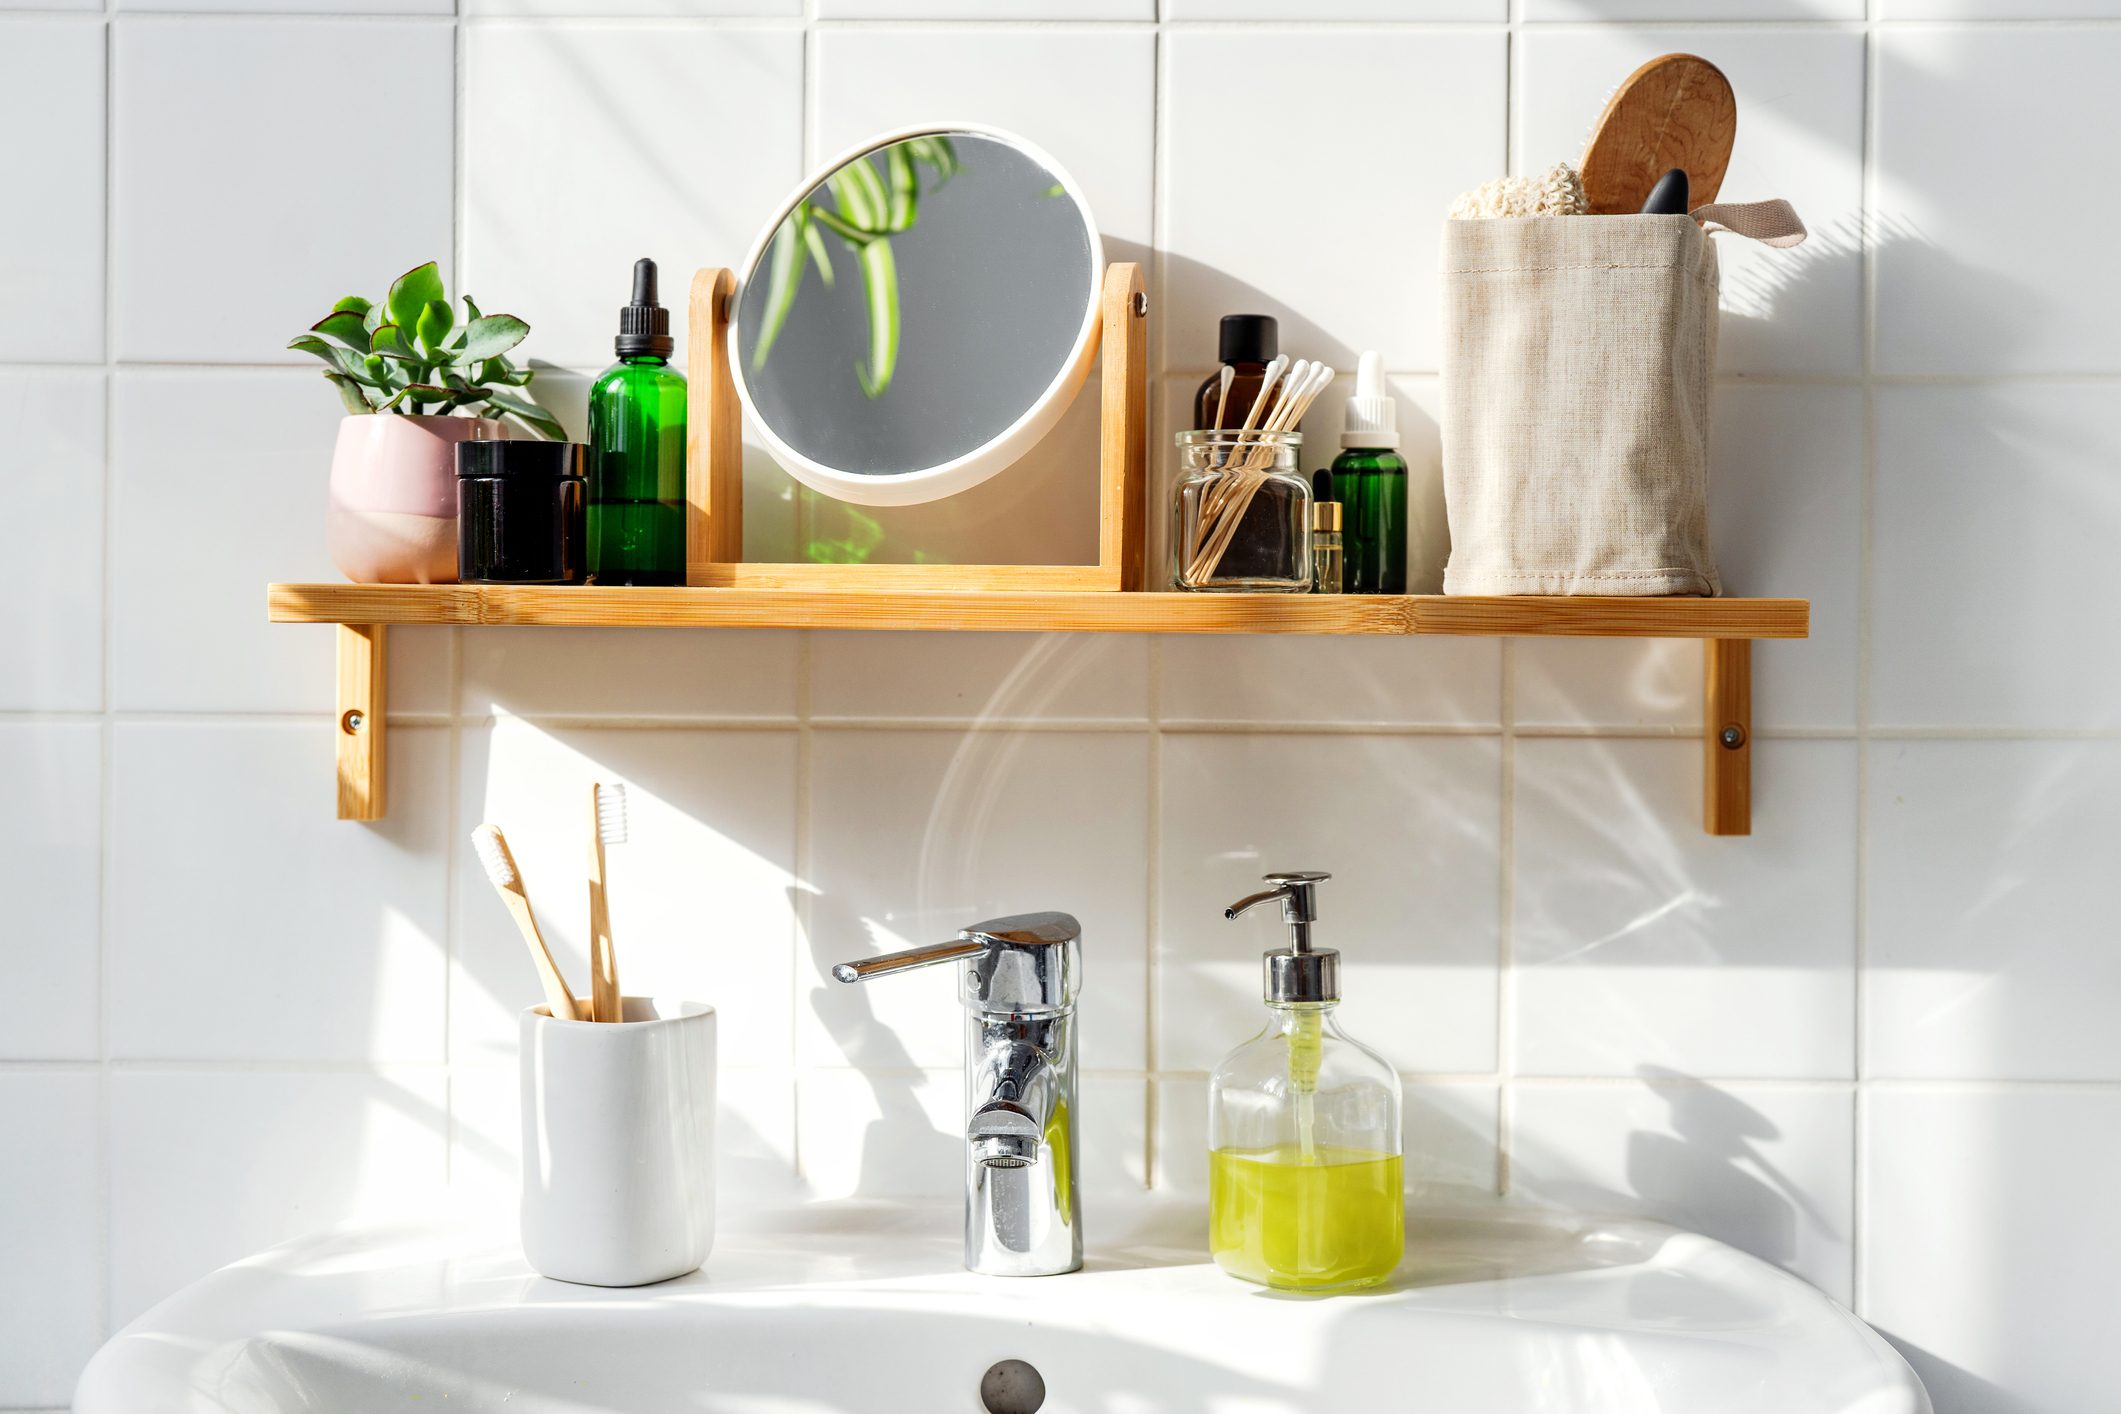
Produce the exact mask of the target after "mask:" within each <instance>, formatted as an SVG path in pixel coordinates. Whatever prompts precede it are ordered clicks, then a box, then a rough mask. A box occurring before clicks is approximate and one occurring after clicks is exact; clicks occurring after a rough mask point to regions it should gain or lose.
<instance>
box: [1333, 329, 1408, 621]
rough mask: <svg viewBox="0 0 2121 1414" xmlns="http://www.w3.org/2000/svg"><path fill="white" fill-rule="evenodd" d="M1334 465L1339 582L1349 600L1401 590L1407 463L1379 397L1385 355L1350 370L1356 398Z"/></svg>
mask: <svg viewBox="0 0 2121 1414" xmlns="http://www.w3.org/2000/svg"><path fill="white" fill-rule="evenodd" d="M1340 445H1341V446H1342V448H1343V449H1344V450H1343V451H1342V452H1341V454H1340V455H1339V456H1337V457H1335V458H1334V459H1333V494H1334V495H1336V496H1338V497H1339V498H1340V505H1341V512H1340V514H1341V522H1340V539H1341V547H1342V555H1343V557H1344V559H1343V564H1344V568H1343V570H1342V575H1343V583H1344V585H1345V589H1346V592H1347V593H1349V594H1404V593H1406V592H1407V460H1406V458H1405V457H1402V456H1401V455H1400V454H1399V452H1398V450H1397V449H1398V447H1399V418H1398V409H1397V407H1395V406H1394V404H1393V402H1392V397H1391V394H1389V393H1387V392H1386V391H1385V360H1384V355H1383V354H1380V353H1378V352H1377V351H1376V350H1375V349H1371V350H1368V351H1366V352H1365V353H1364V354H1363V356H1362V358H1361V359H1360V360H1359V361H1358V362H1357V363H1356V365H1355V396H1354V397H1352V398H1350V399H1348V420H1347V422H1346V423H1345V424H1344V425H1343V427H1342V430H1341V434H1340Z"/></svg>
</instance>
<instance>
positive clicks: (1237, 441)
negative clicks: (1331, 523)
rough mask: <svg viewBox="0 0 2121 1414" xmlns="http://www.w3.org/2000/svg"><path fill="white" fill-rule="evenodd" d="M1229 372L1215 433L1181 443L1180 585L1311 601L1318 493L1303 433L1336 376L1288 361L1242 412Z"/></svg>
mask: <svg viewBox="0 0 2121 1414" xmlns="http://www.w3.org/2000/svg"><path fill="white" fill-rule="evenodd" d="M1235 378H1236V370H1234V369H1232V368H1231V367H1230V366H1229V365H1227V364H1226V365H1224V366H1223V369H1222V372H1221V375H1220V377H1219V380H1218V391H1217V394H1216V397H1215V422H1214V425H1213V426H1212V427H1207V428H1201V429H1197V430H1195V431H1191V432H1181V433H1179V434H1178V450H1179V477H1178V488H1177V492H1176V495H1175V496H1174V498H1173V502H1172V511H1173V513H1172V526H1171V551H1172V566H1171V579H1172V583H1173V584H1175V585H1176V586H1177V587H1178V588H1180V589H1196V590H1208V591H1213V592H1221V593H1247V592H1251V593H1274V594H1304V593H1308V592H1309V591H1310V589H1311V587H1312V585H1311V574H1312V567H1311V485H1310V482H1308V481H1307V480H1305V479H1304V475H1303V472H1302V471H1301V470H1300V469H1299V467H1298V463H1297V453H1298V449H1299V448H1301V446H1302V445H1303V436H1302V434H1301V433H1299V432H1298V431H1297V430H1296V427H1297V424H1298V423H1300V422H1302V421H1303V415H1304V413H1305V412H1306V411H1307V410H1308V409H1309V408H1310V406H1311V403H1312V402H1313V401H1314V400H1315V399H1316V398H1317V397H1318V395H1319V394H1320V393H1321V392H1323V391H1324V390H1325V387H1326V385H1327V384H1328V383H1331V382H1332V381H1333V370H1332V369H1331V368H1329V367H1328V366H1326V365H1325V364H1323V363H1313V362H1311V361H1310V360H1309V359H1302V358H1299V359H1296V360H1294V361H1291V360H1290V359H1289V358H1287V357H1286V356H1284V357H1280V358H1276V359H1275V360H1274V361H1273V362H1272V363H1270V364H1268V365H1267V371H1266V375H1265V377H1264V378H1262V379H1261V380H1260V386H1259V392H1258V393H1257V394H1256V395H1255V396H1254V397H1253V399H1252V401H1251V402H1250V404H1249V405H1247V406H1244V407H1239V406H1237V405H1236V404H1235V402H1234V401H1233V400H1232V398H1231V396H1230V389H1231V384H1232V382H1233V381H1234V380H1235Z"/></svg>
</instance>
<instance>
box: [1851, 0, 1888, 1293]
mask: <svg viewBox="0 0 2121 1414" xmlns="http://www.w3.org/2000/svg"><path fill="white" fill-rule="evenodd" d="M1877 10H1878V0H1866V3H1865V6H1864V13H1865V20H1866V23H1865V27H1864V39H1863V46H1864V51H1863V136H1862V149H1861V150H1862V179H1861V183H1860V192H1861V196H1860V199H1859V206H1858V210H1859V211H1860V212H1861V213H1862V215H1861V218H1860V219H1859V221H1858V225H1857V230H1858V234H1859V237H1860V240H1861V244H1860V246H1859V249H1860V250H1861V252H1862V259H1861V261H1860V262H1859V264H1858V267H1857V268H1858V271H1859V278H1860V280H1861V296H1862V321H1863V346H1862V354H1863V361H1862V373H1863V393H1862V398H1863V445H1862V453H1861V455H1860V457H1859V458H1858V464H1859V475H1860V477H1861V483H1860V485H1859V486H1858V488H1857V509H1856V781H1855V789H1856V799H1855V812H1856V822H1855V823H1856V840H1855V844H1856V858H1855V869H1854V873H1855V886H1856V887H1855V910H1856V916H1855V918H1854V919H1853V920H1852V937H1851V941H1852V944H1853V956H1852V957H1851V959H1850V978H1849V1067H1850V1075H1851V1076H1852V1077H1853V1079H1854V1082H1855V1083H1854V1085H1853V1086H1852V1088H1851V1092H1850V1100H1849V1131H1850V1133H1849V1303H1850V1304H1851V1305H1852V1306H1853V1307H1854V1308H1855V1309H1856V1310H1857V1311H1858V1312H1861V1311H1863V1310H1864V1309H1865V1307H1866V1305H1867V1302H1866V1300H1865V1285H1866V1282H1867V1280H1868V1272H1867V1270H1866V1263H1865V1262H1864V1259H1863V1250H1864V1244H1865V1240H1866V1233H1865V1224H1864V1208H1865V1204H1866V1203H1867V1201H1868V1198H1869V1190H1870V1166H1869V1165H1868V1164H1867V1163H1865V1162H1864V1153H1865V1148H1866V1143H1865V1138H1866V1128H1867V1126H1868V1124H1869V1120H1870V1105H1869V1103H1868V1099H1867V1095H1866V1082H1867V1074H1866V1073H1867V1071H1868V1069H1869V1067H1868V1066H1867V1065H1866V1064H1865V1059H1864V1051H1865V1049H1866V1048H1867V1047H1868V1046H1869V1044H1870V1035H1869V1028H1868V1027H1867V1026H1866V1025H1865V1021H1864V1017H1865V1013H1866V1012H1867V1011H1868V1010H1869V1007H1870V984H1869V970H1870V922H1869V919H1870V886H1871V870H1870V862H1871V861H1870V836H1871V810H1870V796H1871V788H1870V787H1871V781H1870V775H1871V750H1870V732H1871V662H1872V650H1873V635H1872V626H1871V615H1872V612H1873V609H1874V607H1875V595H1874V592H1873V590H1874V584H1875V576H1876V570H1875V559H1874V556H1873V540H1874V530H1875V525H1874V515H1875V510H1874V507H1875V504H1876V500H1877V480H1878V418H1877V391H1876V386H1875V384H1874V383H1873V381H1872V380H1873V378H1874V376H1875V375H1876V373H1877V368H1878V209H1879V208H1878V177H1879V172H1878V123H1879V118H1880V114H1881V108H1880V104H1879V95H1878V80H1879V75H1880V73H1881V71H1882V69H1883V63H1884V55H1883V52H1882V49H1881V46H1880V42H1879V41H1880V34H1879V30H1878V26H1877Z"/></svg>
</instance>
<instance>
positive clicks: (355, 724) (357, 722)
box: [339, 711, 368, 732]
mask: <svg viewBox="0 0 2121 1414" xmlns="http://www.w3.org/2000/svg"><path fill="white" fill-rule="evenodd" d="M339 724H340V725H341V726H343V727H344V728H346V730H347V731H349V732H358V731H360V730H361V728H363V727H365V726H367V725H368V718H367V717H365V716H363V715H361V713H360V712H358V711H355V712H348V713H347V714H346V715H345V716H344V717H343V718H341V719H340V722H339Z"/></svg>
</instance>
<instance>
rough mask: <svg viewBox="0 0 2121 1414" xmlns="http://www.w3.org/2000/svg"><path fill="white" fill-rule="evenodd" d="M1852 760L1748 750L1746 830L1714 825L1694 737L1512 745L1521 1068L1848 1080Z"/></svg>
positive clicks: (1793, 747)
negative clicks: (1708, 819) (1725, 831)
mask: <svg viewBox="0 0 2121 1414" xmlns="http://www.w3.org/2000/svg"><path fill="white" fill-rule="evenodd" d="M1855 764H1856V749H1855V746H1854V744H1853V743H1850V742H1840V741H1768V742H1763V743H1761V744H1760V746H1759V747H1758V748H1757V749H1756V750H1755V752H1754V771H1755V782H1754V791H1753V833H1752V834H1751V835H1750V836H1748V837H1746V838H1742V839H1729V838H1724V839H1718V838H1715V837H1712V836H1709V835H1706V834H1704V833H1702V831H1701V827H1700V823H1699V821H1698V819H1697V815H1698V805H1699V802H1700V798H1701V747H1700V746H1699V745H1698V744H1697V743H1695V742H1691V741H1615V740H1603V741H1600V740H1549V741H1536V740H1527V741H1520V742H1519V743H1518V744H1517V763H1516V765H1517V770H1516V785H1517V799H1516V820H1517V841H1516V844H1517V855H1516V865H1517V868H1516V875H1515V898H1514V905H1513V906H1514V917H1515V931H1514V934H1513V936H1514V938H1515V948H1516V953H1515V961H1516V988H1515V992H1516V1018H1515V1021H1516V1024H1515V1026H1514V1028H1513V1032H1514V1034H1515V1035H1516V1037H1517V1056H1516V1066H1515V1068H1516V1069H1518V1070H1520V1071H1523V1072H1527V1073H1530V1074H1533V1075H1612V1074H1616V1073H1625V1072H1627V1071H1628V1070H1629V1069H1631V1068H1632V1067H1634V1066H1638V1065H1644V1064H1655V1065H1661V1066H1665V1067H1668V1068H1670V1069H1672V1070H1675V1071H1681V1072H1684V1073H1686V1074H1689V1075H1733V1076H1775V1077H1787V1078H1792V1079H1798V1078H1804V1079H1812V1078H1819V1077H1837V1078H1838V1077H1846V1076H1849V1075H1852V1074H1853V1073H1854V1066H1855V1055H1854V1047H1853V1035H1854V1001H1855V980H1856V978H1855V961H1856V786H1855V779H1854V777H1855Z"/></svg>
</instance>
